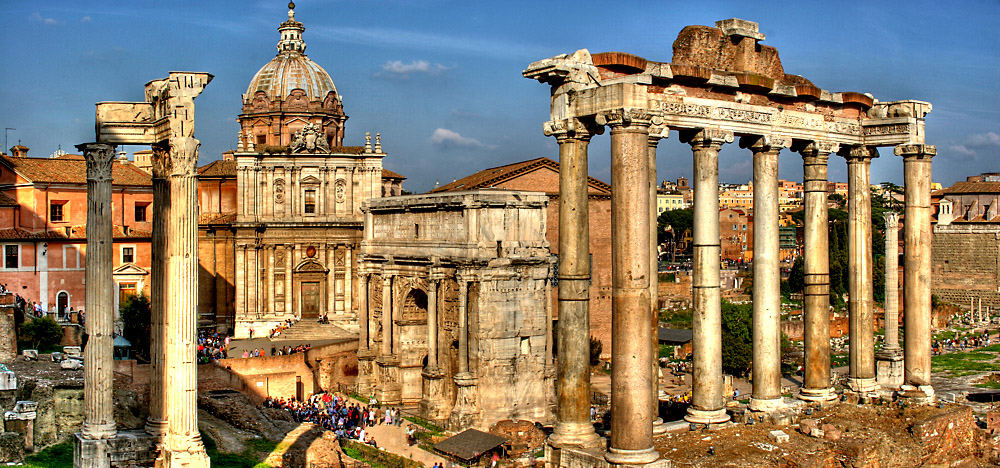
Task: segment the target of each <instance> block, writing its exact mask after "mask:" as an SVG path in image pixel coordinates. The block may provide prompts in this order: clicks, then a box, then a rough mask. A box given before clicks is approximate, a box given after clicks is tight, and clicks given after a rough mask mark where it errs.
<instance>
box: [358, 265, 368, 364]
mask: <svg viewBox="0 0 1000 468" xmlns="http://www.w3.org/2000/svg"><path fill="white" fill-rule="evenodd" d="M358 285H359V287H360V288H361V290H360V291H358V302H359V304H358V326H359V329H360V330H359V332H358V341H359V344H360V346H358V353H361V352H366V353H367V352H369V348H368V346H369V340H368V326H369V323H368V275H367V274H361V275H360V277H359V278H358Z"/></svg>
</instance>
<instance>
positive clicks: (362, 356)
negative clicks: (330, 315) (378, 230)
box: [358, 270, 375, 395]
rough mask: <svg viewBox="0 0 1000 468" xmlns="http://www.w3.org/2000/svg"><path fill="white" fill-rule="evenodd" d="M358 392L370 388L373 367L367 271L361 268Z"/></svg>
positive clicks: (359, 276)
mask: <svg viewBox="0 0 1000 468" xmlns="http://www.w3.org/2000/svg"><path fill="white" fill-rule="evenodd" d="M358 285H359V287H360V288H361V290H360V291H358V302H359V304H358V328H359V330H358V394H359V395H367V394H368V393H369V392H370V391H371V388H372V382H374V381H375V379H374V376H373V374H374V372H375V367H374V365H373V363H372V361H373V360H374V359H375V353H374V352H372V349H371V339H370V338H369V336H370V334H371V333H370V327H371V318H370V316H369V308H368V272H367V271H366V270H362V271H360V272H359V275H358Z"/></svg>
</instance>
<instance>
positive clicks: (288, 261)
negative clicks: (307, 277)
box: [285, 244, 295, 318]
mask: <svg viewBox="0 0 1000 468" xmlns="http://www.w3.org/2000/svg"><path fill="white" fill-rule="evenodd" d="M293 253H295V244H285V315H291V316H292V317H293V318H294V316H295V311H294V310H292V269H293V268H294V267H295V259H294V258H292V254H293Z"/></svg>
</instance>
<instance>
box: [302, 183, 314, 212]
mask: <svg viewBox="0 0 1000 468" xmlns="http://www.w3.org/2000/svg"><path fill="white" fill-rule="evenodd" d="M304 198H305V207H303V210H304V212H305V214H316V189H306V196H305V197H304Z"/></svg>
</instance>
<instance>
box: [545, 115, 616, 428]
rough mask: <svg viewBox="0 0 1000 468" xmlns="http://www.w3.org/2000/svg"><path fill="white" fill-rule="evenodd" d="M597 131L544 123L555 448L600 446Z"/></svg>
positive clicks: (563, 123) (569, 123) (576, 123)
mask: <svg viewBox="0 0 1000 468" xmlns="http://www.w3.org/2000/svg"><path fill="white" fill-rule="evenodd" d="M593 133H594V132H591V131H590V130H588V128H587V127H585V126H584V124H583V123H582V122H580V121H576V120H569V121H554V122H547V123H546V124H545V134H546V135H550V136H555V137H556V141H557V142H558V143H559V219H558V223H559V226H560V229H559V271H558V273H557V274H558V275H559V290H558V301H559V305H558V307H559V328H558V329H557V332H556V340H557V341H558V344H557V346H556V347H557V348H558V349H559V360H558V368H557V370H556V379H557V383H556V392H557V395H558V405H557V408H556V423H555V428H554V430H553V431H552V435H551V436H549V440H548V442H549V444H550V445H552V446H554V447H597V446H599V445H602V443H603V442H602V439H601V438H600V437H598V436H597V433H596V432H595V431H594V425H593V424H592V423H591V422H590V218H589V204H588V200H587V177H588V174H587V146H588V145H589V144H590V137H591V135H592V134H593Z"/></svg>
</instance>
